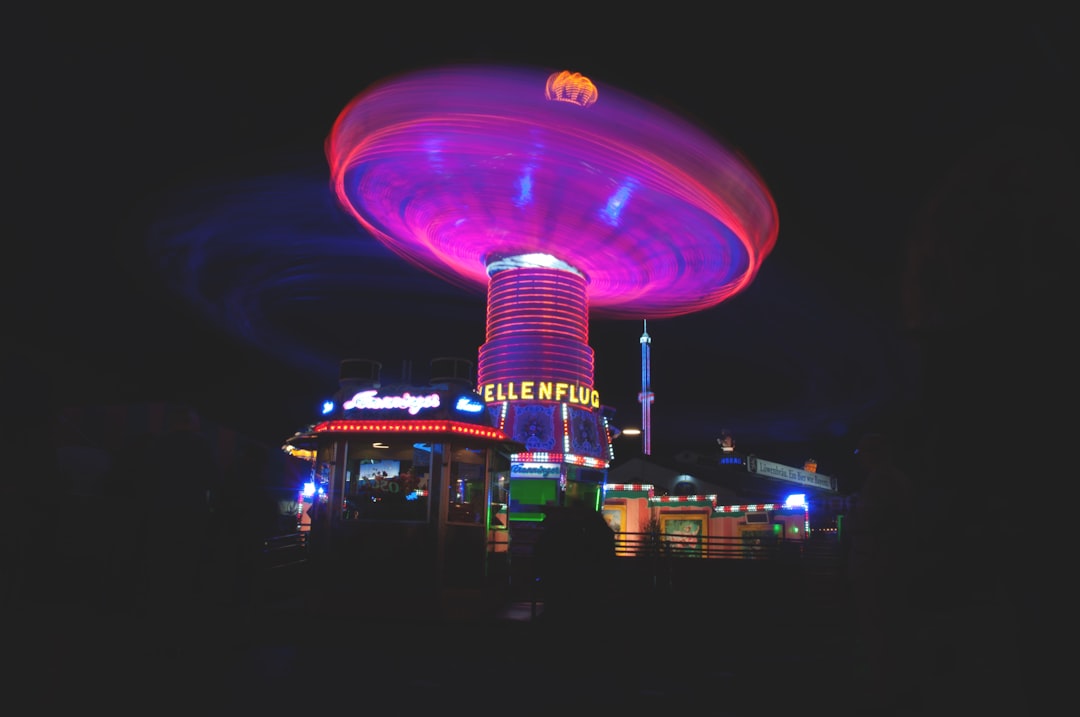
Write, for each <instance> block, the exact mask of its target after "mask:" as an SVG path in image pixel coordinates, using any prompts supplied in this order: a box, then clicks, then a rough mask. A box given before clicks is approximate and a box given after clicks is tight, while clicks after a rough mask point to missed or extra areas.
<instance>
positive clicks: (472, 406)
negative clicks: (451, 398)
mask: <svg viewBox="0 0 1080 717" xmlns="http://www.w3.org/2000/svg"><path fill="white" fill-rule="evenodd" d="M454 408H455V409H457V410H458V411H462V412H464V413H480V412H481V411H483V410H484V404H482V403H480V402H479V401H477V400H476V399H474V398H470V397H469V396H461V397H460V398H458V400H457V403H455V404H454Z"/></svg>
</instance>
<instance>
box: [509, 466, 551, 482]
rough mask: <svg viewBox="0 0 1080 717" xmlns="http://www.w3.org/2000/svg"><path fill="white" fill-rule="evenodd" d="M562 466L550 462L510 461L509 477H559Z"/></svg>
mask: <svg viewBox="0 0 1080 717" xmlns="http://www.w3.org/2000/svg"><path fill="white" fill-rule="evenodd" d="M561 476H562V466H561V465H559V464H554V465H553V464H551V463H511V464H510V478H512V479H513V478H552V479H554V478H559V477H561Z"/></svg>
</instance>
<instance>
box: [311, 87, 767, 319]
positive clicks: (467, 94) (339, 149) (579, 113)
mask: <svg viewBox="0 0 1080 717" xmlns="http://www.w3.org/2000/svg"><path fill="white" fill-rule="evenodd" d="M547 76H548V75H547V74H546V73H545V71H543V70H536V69H524V68H505V67H486V66H461V67H451V68H441V69H432V70H426V71H420V72H414V73H411V74H407V75H403V76H398V77H395V78H392V79H389V80H387V81H384V82H382V83H379V84H376V85H375V86H373V87H371V88H370V89H368V90H367V91H365V92H363V93H362V94H360V95H359V96H358V97H356V98H355V99H354V100H353V101H352V102H351V103H350V104H349V105H348V106H347V107H346V108H345V109H344V110H343V111H342V113H341V114H340V115H339V117H338V119H337V121H336V122H335V124H334V127H333V130H332V132H331V134H330V136H329V137H328V138H327V142H326V153H327V158H328V161H329V163H330V167H331V182H332V185H333V187H334V190H335V191H336V193H337V195H338V199H339V200H340V202H341V204H342V205H343V206H344V207H346V208H347V209H348V210H349V211H350V212H351V213H352V214H353V216H354V217H356V219H357V220H358V221H359V222H360V223H361V224H362V225H363V226H364V227H365V228H367V229H368V230H369V231H370V232H372V233H373V234H374V235H375V236H376V237H378V238H379V239H380V240H381V241H383V242H384V243H385V244H386V245H387V246H388V247H390V248H391V249H392V250H393V251H394V252H396V253H397V254H399V255H400V256H402V257H403V258H405V259H407V260H408V261H410V262H412V263H413V264H415V265H417V266H420V267H422V268H424V269H426V270H427V271H430V272H432V273H434V274H436V275H438V276H441V277H443V278H444V279H446V280H447V281H449V282H451V283H455V284H458V285H460V286H467V287H469V288H470V289H475V288H477V287H483V286H486V285H487V283H488V273H487V270H486V267H487V265H488V263H489V260H490V259H491V258H492V257H495V256H499V257H506V256H516V255H522V254H532V253H544V254H549V255H552V256H555V257H558V258H559V259H561V260H563V261H565V262H567V263H569V264H571V265H573V266H574V267H575V268H576V269H578V270H580V271H581V272H582V273H583V274H584V275H585V276H586V277H587V278H588V282H589V307H590V309H591V311H592V313H593V315H594V316H597V317H604V318H619V319H640V318H641V317H642V316H645V317H648V318H665V317H674V316H679V315H683V314H687V313H692V312H696V311H700V310H703V309H706V308H709V307H711V306H714V305H716V304H718V303H720V302H721V301H723V300H725V299H727V298H729V297H730V296H732V295H734V294H735V293H737V292H738V291H740V290H741V289H743V288H745V287H746V286H748V285H749V284H750V282H751V281H752V280H753V278H754V276H755V275H756V273H757V271H758V269H759V267H760V265H761V262H762V261H763V260H764V259H765V257H766V256H767V255H768V254H769V252H770V251H771V250H772V248H773V246H774V244H775V242H776V237H777V232H778V224H779V222H778V216H777V211H776V206H775V203H774V202H773V200H772V197H771V195H770V194H769V192H768V190H767V189H766V187H765V186H764V184H763V182H762V181H761V179H760V178H759V177H758V175H757V174H756V173H755V171H754V170H753V169H752V168H751V167H750V166H749V165H748V164H747V163H746V162H745V160H744V159H743V158H742V157H741V156H739V155H738V154H737V153H736V152H735V151H733V150H731V149H729V148H727V147H725V146H724V145H723V144H721V143H720V142H718V141H717V140H716V139H715V138H713V137H711V136H710V135H708V134H706V133H705V132H704V131H702V130H701V129H699V128H697V127H696V126H694V125H692V124H690V123H689V122H687V121H686V120H683V119H681V118H679V117H677V116H675V115H673V114H671V113H670V112H668V111H666V110H664V109H662V108H660V107H657V106H655V105H652V104H650V103H648V102H645V101H643V100H641V99H638V98H636V97H634V96H632V95H629V94H626V93H624V92H621V91H619V90H617V89H614V88H610V87H604V86H600V92H599V97H600V99H599V101H597V102H596V104H594V105H592V106H589V107H581V106H578V105H576V104H573V103H570V102H554V101H550V100H548V99H547V98H546V95H545V91H544V89H545V82H546V79H547Z"/></svg>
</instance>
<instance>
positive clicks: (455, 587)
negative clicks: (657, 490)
mask: <svg viewBox="0 0 1080 717" xmlns="http://www.w3.org/2000/svg"><path fill="white" fill-rule="evenodd" d="M344 366H345V364H343V371H344ZM376 366H377V364H376ZM355 374H356V370H355V366H353V367H352V368H351V369H350V370H349V372H348V375H347V376H346V375H345V374H344V373H343V378H342V380H341V382H340V385H341V388H340V389H339V391H338V392H337V394H336V395H335V397H334V399H333V401H328V402H327V408H326V414H325V415H324V416H323V418H322V420H320V421H319V422H317V423H315V424H314V425H312V426H310V427H308V428H307V429H305V430H303V431H301V432H298V433H297V434H296V435H294V436H293V437H291V438H290V439H289V440H288V441H287V448H288V447H292V448H295V449H298V450H300V449H302V450H306V451H308V452H309V454H310V455H311V456H312V483H313V486H312V488H313V492H314V495H315V498H314V500H315V501H318V502H319V503H321V505H320V506H319V507H320V510H319V511H318V516H319V517H318V518H316V519H315V520H314V521H313V523H312V525H311V530H310V535H311V550H312V552H313V555H314V556H315V557H313V560H316V561H323V568H321V569H320V572H321V575H322V579H323V580H325V581H326V582H327V583H328V587H329V588H330V589H329V590H328V591H326V594H327V595H330V596H333V597H330V598H328V599H333V600H337V601H339V602H340V603H341V604H339V605H336V606H332V607H334V608H335V609H339V608H340V609H343V610H345V611H346V612H348V611H352V610H356V611H361V610H370V609H379V610H393V611H395V612H400V611H414V613H415V614H417V616H418V617H422V616H424V615H427V614H430V613H432V612H433V611H437V610H439V609H441V608H444V607H445V606H446V605H447V604H448V603H449V602H452V600H453V597H454V596H455V595H460V596H461V601H462V602H463V603H469V604H474V605H481V604H483V602H484V601H483V599H482V598H484V597H485V596H490V597H491V598H492V599H493V600H494V599H497V597H498V592H499V590H500V588H501V586H502V584H503V583H504V582H505V580H506V576H507V569H508V566H507V564H506V561H507V560H508V540H509V538H508V535H509V533H508V521H507V504H508V496H509V480H510V456H511V454H512V453H513V452H515V451H519V450H520V446H517V444H514V443H512V442H511V441H510V440H509V439H508V438H507V436H506V434H505V433H503V432H502V431H501V430H499V429H497V428H495V427H494V426H493V425H492V420H491V415H490V413H489V411H488V409H487V408H486V407H485V405H484V403H483V401H482V400H481V398H480V396H479V395H478V394H476V393H475V392H474V391H473V390H472V388H471V387H470V386H469V385H468V384H467V383H466V382H464V381H458V380H442V381H438V382H436V381H433V382H432V383H431V384H430V385H426V386H411V385H409V386H406V385H391V386H385V385H382V384H381V383H380V382H379V381H377V380H374V379H373V378H372V377H367V380H365V379H364V377H363V376H357V375H355ZM376 375H377V374H376ZM309 512H311V511H310V510H309ZM326 565H329V567H328V568H326Z"/></svg>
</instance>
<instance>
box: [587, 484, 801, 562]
mask: <svg viewBox="0 0 1080 717" xmlns="http://www.w3.org/2000/svg"><path fill="white" fill-rule="evenodd" d="M604 488H605V489H604V504H603V508H602V511H603V514H604V519H605V520H606V521H607V523H608V526H609V527H611V529H612V530H613V531H614V532H615V534H616V536H617V538H616V540H617V542H616V549H617V551H618V554H619V555H623V556H633V555H637V554H640V553H641V552H642V551H646V550H656V549H661V550H664V551H669V552H670V553H672V554H675V555H681V556H685V557H701V558H740V559H755V558H757V559H768V558H773V557H778V556H779V555H780V554H781V553H782V552H784V551H787V550H790V549H792V548H797V547H798V546H799V545H800V544H801V543H803V542H805V541H806V540H807V538H808V537H809V533H810V529H809V528H810V513H809V505H808V504H807V502H806V500H805V496H804V495H802V494H795V495H792V496H789V497H788V498H787V500H785V501H784V502H782V503H756V504H746V505H720V504H718V502H717V497H716V496H715V495H676V496H671V495H664V496H657V495H655V494H654V490H653V486H651V485H648V484H608V485H606V486H605V487H604Z"/></svg>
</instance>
